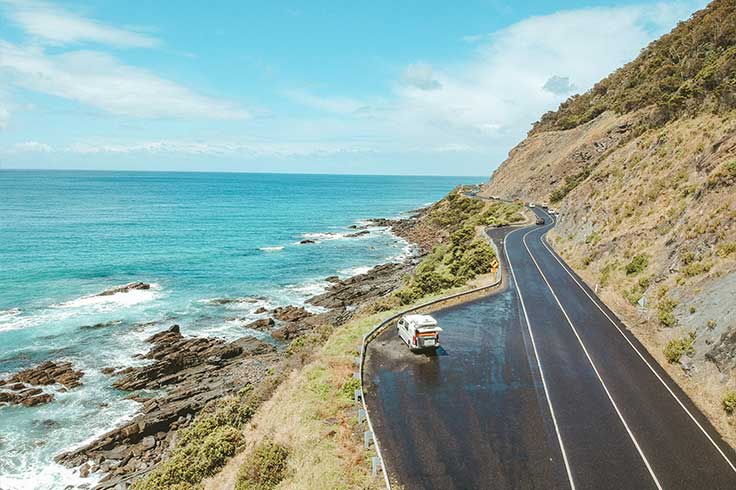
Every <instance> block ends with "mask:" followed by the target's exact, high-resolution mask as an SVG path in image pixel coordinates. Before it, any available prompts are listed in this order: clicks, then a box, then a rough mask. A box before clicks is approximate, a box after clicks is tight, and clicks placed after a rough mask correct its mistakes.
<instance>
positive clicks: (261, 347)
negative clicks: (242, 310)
mask: <svg viewBox="0 0 736 490" xmlns="http://www.w3.org/2000/svg"><path fill="white" fill-rule="evenodd" d="M148 341H149V342H150V343H151V344H153V345H152V346H151V349H150V350H149V351H148V352H147V353H146V354H145V355H144V356H143V357H144V358H146V359H152V360H154V362H153V363H152V364H150V365H147V366H138V367H133V368H127V369H126V370H125V371H126V374H125V375H123V376H121V377H120V378H119V379H118V380H116V382H115V385H116V386H117V387H118V388H122V389H126V388H132V387H141V388H158V387H167V388H168V390H167V391H166V392H165V393H164V394H162V395H158V396H156V397H155V398H148V399H145V398H142V397H141V398H139V401H142V403H143V404H142V406H141V413H140V414H139V415H137V416H136V417H135V418H134V419H133V420H132V421H130V422H128V423H126V424H124V425H121V426H119V427H117V428H115V429H113V430H111V431H109V432H107V433H105V434H103V435H102V436H100V437H99V438H97V439H96V440H94V441H92V442H91V443H89V444H88V445H86V446H84V447H82V448H79V449H75V450H73V451H70V452H67V453H63V454H59V455H57V456H56V458H55V460H56V461H57V462H59V463H61V464H63V465H65V466H68V467H74V466H79V465H82V464H84V463H86V462H87V461H95V462H96V463H97V464H98V465H99V471H101V472H103V473H105V476H103V477H102V478H101V480H100V481H101V482H102V481H104V483H105V486H104V488H114V487H115V485H117V484H118V482H120V481H121V478H123V477H124V476H126V475H130V474H131V473H135V472H138V471H141V470H142V469H145V468H149V467H151V466H153V465H155V464H157V463H158V462H160V461H161V459H162V458H164V457H165V455H166V454H168V452H169V451H170V448H171V447H172V445H173V444H175V442H176V435H175V431H176V430H178V429H181V428H185V427H187V426H188V425H189V424H190V423H191V421H192V420H193V416H194V414H196V413H198V412H199V411H200V410H201V409H202V408H203V407H204V406H205V405H206V404H207V403H209V402H211V401H213V400H217V399H220V398H222V397H225V396H228V395H231V394H233V393H237V392H238V391H240V390H241V389H243V388H244V387H245V386H247V385H249V384H252V383H257V382H258V381H260V380H261V379H263V378H264V377H265V376H266V374H267V373H268V372H269V370H270V369H271V368H272V367H273V366H275V365H276V363H277V362H278V360H279V359H280V357H281V354H278V353H277V352H276V349H275V348H274V346H273V345H270V344H268V343H266V342H263V341H260V340H258V339H256V338H254V337H243V338H240V339H238V340H235V341H233V342H225V341H224V340H222V339H211V338H197V337H183V336H182V335H181V333H180V332H179V329H178V327H177V328H174V327H172V328H170V329H168V330H165V331H163V332H159V333H157V334H155V335H153V336H151V337H150V338H149V339H148ZM210 360H216V362H214V363H210V362H209V361H210Z"/></svg>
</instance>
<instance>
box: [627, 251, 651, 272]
mask: <svg viewBox="0 0 736 490" xmlns="http://www.w3.org/2000/svg"><path fill="white" fill-rule="evenodd" d="M648 265H649V256H648V255H645V254H639V255H635V256H634V257H633V258H632V259H631V262H629V263H628V264H626V267H625V269H626V274H627V275H629V276H630V275H633V274H638V273H640V272H641V271H643V270H644V269H646V268H647V266H648Z"/></svg>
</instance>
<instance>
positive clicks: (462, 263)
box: [395, 225, 496, 305]
mask: <svg viewBox="0 0 736 490" xmlns="http://www.w3.org/2000/svg"><path fill="white" fill-rule="evenodd" d="M495 257H496V254H495V253H494V251H493V248H492V247H491V245H490V244H489V243H488V242H487V241H486V240H485V239H483V238H480V237H478V236H476V234H475V228H474V227H473V226H469V225H468V226H464V227H462V228H460V229H458V230H457V231H455V232H454V233H453V234H452V235H450V240H449V243H447V244H444V245H438V246H436V247H435V248H434V249H433V250H432V252H431V253H430V254H429V255H428V256H427V257H425V258H424V260H422V263H421V264H419V266H417V268H416V270H415V272H414V274H413V275H412V276H410V277H409V278H408V280H407V284H406V285H405V286H404V287H403V288H402V289H400V290H399V291H397V292H396V293H395V296H396V297H397V298H398V299H399V301H400V302H401V304H402V305H406V304H409V303H413V302H414V301H416V300H418V299H420V298H422V297H424V296H427V295H429V294H434V293H439V292H441V291H444V290H445V289H449V288H452V287H457V286H462V285H463V284H465V283H466V282H468V281H470V280H472V279H474V278H476V277H477V276H478V275H480V274H486V273H488V272H491V264H492V262H493V259H494V258H495Z"/></svg>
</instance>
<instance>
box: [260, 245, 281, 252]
mask: <svg viewBox="0 0 736 490" xmlns="http://www.w3.org/2000/svg"><path fill="white" fill-rule="evenodd" d="M283 249H284V247H283V246H282V245H275V246H273V247H259V248H258V250H260V251H261V252H278V251H280V250H283Z"/></svg>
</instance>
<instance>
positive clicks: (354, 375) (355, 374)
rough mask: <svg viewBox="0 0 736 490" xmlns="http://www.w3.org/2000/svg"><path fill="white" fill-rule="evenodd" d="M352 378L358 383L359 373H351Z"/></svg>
mask: <svg viewBox="0 0 736 490" xmlns="http://www.w3.org/2000/svg"><path fill="white" fill-rule="evenodd" d="M353 378H355V379H357V380H358V381H360V373H353Z"/></svg>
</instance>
